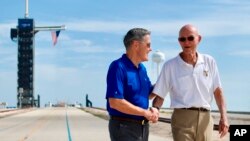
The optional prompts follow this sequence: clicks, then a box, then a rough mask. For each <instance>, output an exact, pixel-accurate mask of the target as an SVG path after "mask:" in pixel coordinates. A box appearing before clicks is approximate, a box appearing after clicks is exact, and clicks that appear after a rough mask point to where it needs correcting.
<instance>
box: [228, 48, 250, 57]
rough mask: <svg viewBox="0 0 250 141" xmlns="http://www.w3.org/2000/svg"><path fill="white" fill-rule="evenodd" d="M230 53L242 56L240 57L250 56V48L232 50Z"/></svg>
mask: <svg viewBox="0 0 250 141" xmlns="http://www.w3.org/2000/svg"><path fill="white" fill-rule="evenodd" d="M229 55H232V56H240V57H250V50H245V51H244V50H241V51H234V52H230V53H229Z"/></svg>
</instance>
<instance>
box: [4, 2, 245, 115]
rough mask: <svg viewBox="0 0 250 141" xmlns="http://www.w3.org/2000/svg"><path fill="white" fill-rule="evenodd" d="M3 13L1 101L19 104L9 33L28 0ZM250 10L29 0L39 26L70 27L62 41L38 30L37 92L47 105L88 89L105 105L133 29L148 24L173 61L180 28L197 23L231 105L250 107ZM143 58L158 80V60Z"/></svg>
mask: <svg viewBox="0 0 250 141" xmlns="http://www.w3.org/2000/svg"><path fill="white" fill-rule="evenodd" d="M0 13H1V14H0V58H1V59H0V91H1V92H0V102H1V101H5V102H8V104H9V105H14V106H15V105H16V94H17V90H16V87H17V44H16V43H14V42H12V41H11V40H10V35H9V34H10V28H14V27H16V26H17V19H18V18H23V17H24V13H25V0H1V5H0ZM249 13H250V1H248V0H237V1H235V0H203V1H201V0H192V1H187V0H175V1H166V0H154V1H152V0H135V1H132V0H130V1H129V0H120V1H117V0H73V1H69V0H29V17H30V18H34V19H35V25H36V26H52V25H66V27H67V30H65V31H62V32H61V33H60V36H59V40H58V43H57V45H56V46H55V47H54V46H53V45H52V41H51V33H50V32H49V31H43V32H42V31H41V32H38V33H37V34H36V39H35V73H34V74H35V79H34V82H35V96H36V95H37V94H40V95H41V104H42V105H44V104H45V103H47V102H49V101H50V102H53V103H55V102H57V101H66V102H70V103H74V102H75V101H78V102H80V103H84V102H85V99H84V98H85V94H86V93H88V94H89V98H90V99H91V100H92V102H93V104H94V106H97V107H105V102H106V101H105V91H106V74H107V69H108V66H109V64H110V63H111V61H113V60H114V59H117V58H119V57H120V56H121V54H122V53H124V51H125V49H124V47H123V43H122V39H123V36H124V34H125V33H126V32H127V31H128V30H129V29H131V28H134V27H143V28H147V29H149V30H150V31H151V32H152V34H151V41H152V49H153V51H152V52H154V51H156V50H160V51H162V52H163V53H164V54H165V55H166V60H168V59H170V58H172V57H175V56H176V55H177V54H178V53H179V52H180V47H179V44H178V42H177V38H178V31H179V29H180V28H181V26H183V25H184V24H187V23H190V24H193V25H195V26H197V28H198V29H199V31H200V34H201V35H202V37H203V38H202V42H201V43H200V45H199V48H198V50H199V52H201V53H206V54H210V55H212V56H213V57H214V58H215V59H216V61H217V64H218V67H219V71H220V76H221V80H222V85H223V87H224V94H225V97H226V100H227V107H228V110H237V111H250V96H249V94H250V26H249V25H250V14H249ZM152 52H151V54H150V56H151V55H152ZM144 64H145V66H146V67H147V70H148V74H149V76H150V78H151V80H152V82H155V80H156V65H155V64H154V63H153V62H152V60H149V61H148V62H145V63H144ZM168 105H169V100H168V99H167V100H166V101H165V102H164V107H168ZM213 105H214V104H213ZM213 107H214V109H216V107H215V106H213Z"/></svg>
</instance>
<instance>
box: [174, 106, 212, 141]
mask: <svg viewBox="0 0 250 141" xmlns="http://www.w3.org/2000/svg"><path fill="white" fill-rule="evenodd" d="M171 126H172V133H173V139H174V141H212V133H213V119H212V117H211V115H210V112H209V111H207V112H204V111H195V110H186V109H174V112H173V115H172V120H171Z"/></svg>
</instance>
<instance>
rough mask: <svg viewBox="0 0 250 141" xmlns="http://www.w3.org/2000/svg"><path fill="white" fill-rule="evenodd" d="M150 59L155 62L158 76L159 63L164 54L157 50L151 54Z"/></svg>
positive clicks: (162, 59)
mask: <svg viewBox="0 0 250 141" xmlns="http://www.w3.org/2000/svg"><path fill="white" fill-rule="evenodd" d="M152 60H153V62H155V63H156V77H158V76H159V73H160V63H161V62H163V61H164V60H165V55H164V53H162V52H160V51H159V50H157V51H155V52H154V53H153V54H152Z"/></svg>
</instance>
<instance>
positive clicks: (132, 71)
mask: <svg viewBox="0 0 250 141" xmlns="http://www.w3.org/2000/svg"><path fill="white" fill-rule="evenodd" d="M152 89H153V87H152V85H151V82H150V80H149V77H148V75H147V71H146V68H145V67H144V65H143V64H142V63H140V64H139V66H138V68H137V67H136V66H135V65H134V64H133V63H132V61H131V60H130V59H129V58H128V57H127V56H126V54H123V55H122V57H121V58H119V59H118V60H115V61H113V62H112V63H111V64H110V66H109V70H108V74H107V91H106V99H107V110H108V112H109V115H111V116H119V117H127V118H133V119H143V118H144V117H142V116H135V115H129V114H125V113H122V112H119V111H117V110H115V109H112V108H110V105H109V102H108V98H118V99H126V100H127V101H129V102H130V103H132V104H133V105H136V106H138V107H141V108H143V109H148V105H149V95H150V93H151V92H152Z"/></svg>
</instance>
